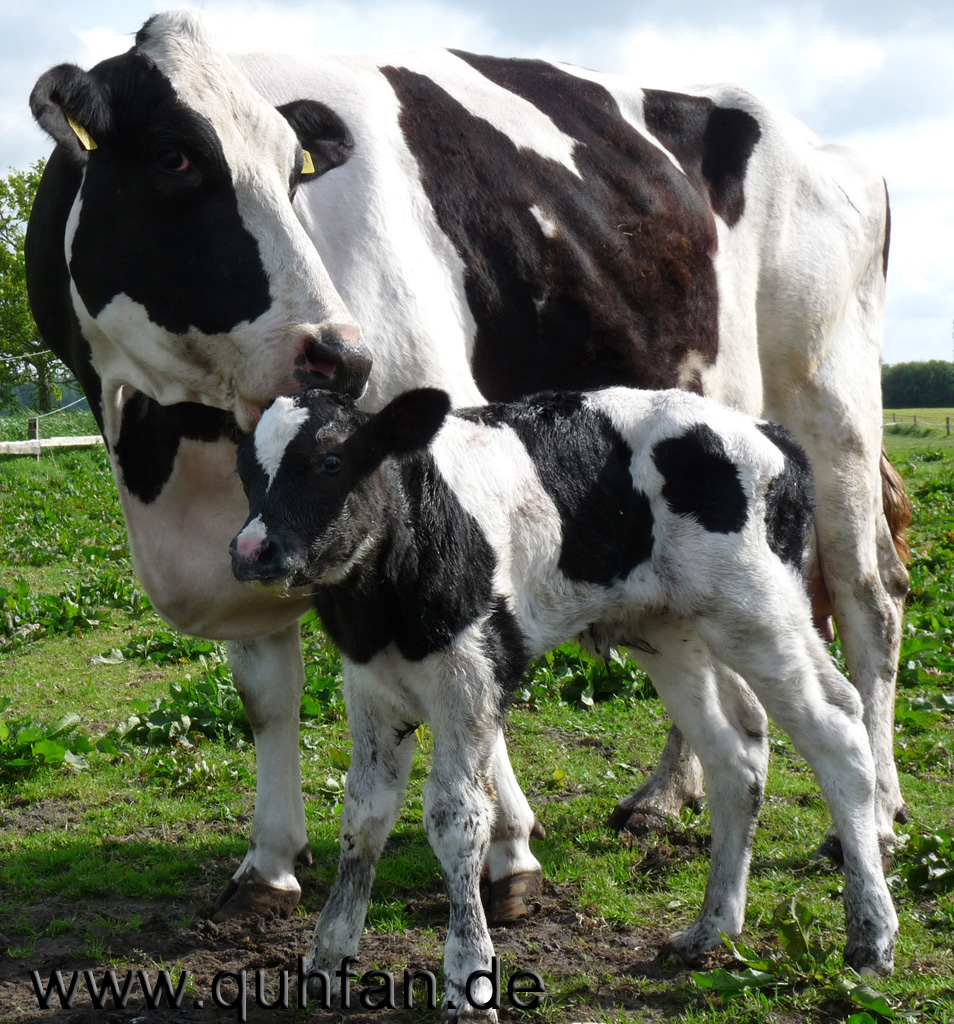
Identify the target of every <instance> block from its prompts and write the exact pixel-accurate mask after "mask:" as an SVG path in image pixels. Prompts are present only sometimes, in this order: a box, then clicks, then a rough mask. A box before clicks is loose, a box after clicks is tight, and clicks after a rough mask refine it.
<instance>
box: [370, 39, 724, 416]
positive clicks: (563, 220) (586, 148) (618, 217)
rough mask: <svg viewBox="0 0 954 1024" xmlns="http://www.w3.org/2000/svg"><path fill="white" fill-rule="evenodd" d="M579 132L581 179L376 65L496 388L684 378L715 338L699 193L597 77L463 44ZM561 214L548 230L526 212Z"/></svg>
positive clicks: (488, 382)
mask: <svg viewBox="0 0 954 1024" xmlns="http://www.w3.org/2000/svg"><path fill="white" fill-rule="evenodd" d="M457 55H458V56H459V57H460V58H461V59H462V60H464V61H466V62H467V63H468V64H470V65H471V66H472V67H473V68H475V69H476V70H478V71H479V72H480V73H481V74H482V75H484V76H486V77H487V78H488V79H490V80H491V81H493V82H495V83H496V84H498V85H501V86H503V87H504V88H506V89H508V90H510V91H512V92H514V93H515V94H517V95H519V96H521V97H523V98H524V99H527V100H529V102H531V103H533V104H534V105H535V106H537V107H538V108H539V109H540V110H541V111H542V112H543V113H544V114H546V115H547V116H549V117H550V118H551V119H552V120H553V122H554V123H555V124H556V125H557V127H558V128H559V129H560V130H561V131H563V132H564V133H566V134H567V135H569V136H571V137H572V138H573V139H575V140H577V145H576V147H575V164H576V166H577V168H578V170H579V174H574V173H573V172H572V171H571V170H569V169H568V168H566V167H564V166H562V165H561V164H558V163H556V162H555V161H552V160H550V159H546V158H544V157H541V156H539V155H537V154H536V153H534V152H531V151H528V150H526V149H518V148H517V147H516V146H515V145H514V143H513V142H512V141H511V139H510V138H508V137H507V136H506V135H505V134H504V133H502V132H501V131H498V130H497V129H496V128H494V127H493V126H492V125H491V124H490V123H489V122H487V121H486V120H484V119H482V118H479V117H475V116H473V115H472V114H471V113H469V112H468V111H467V110H466V109H465V108H464V107H463V106H462V105H461V104H460V103H458V102H457V101H456V100H455V99H454V98H453V97H451V96H450V95H449V94H448V93H447V92H446V91H445V90H443V89H442V88H440V87H439V86H438V85H437V84H435V83H434V82H433V81H432V80H430V79H429V78H427V77H426V76H425V75H421V74H418V73H415V72H412V71H410V70H408V69H406V68H398V67H383V68H382V69H381V71H382V73H383V74H384V75H385V77H386V78H387V79H388V81H389V82H390V83H391V85H392V87H393V88H394V91H395V93H396V94H397V97H398V99H399V101H400V104H401V113H400V124H401V128H402V131H403V133H404V136H405V138H406V139H407V142H408V145H409V147H410V149H411V151H412V153H413V154H414V156H415V158H416V160H417V162H418V168H419V173H420V176H421V181H422V183H423V186H424V189H425V191H426V193H427V196H428V199H429V200H430V202H431V204H432V206H433V209H434V212H435V215H436V217H437V220H438V223H439V224H440V226H441V228H442V230H443V231H444V232H445V233H446V234H447V235H448V237H449V238H450V239H451V240H452V242H453V244H454V245H455V247H456V249H457V251H458V252H459V253H460V255H461V258H462V259H463V261H464V265H465V279H464V285H465V290H466V295H467V301H468V304H469V306H470V309H471V311H472V312H473V315H474V319H475V321H476V325H477V335H476V344H475V348H474V355H473V371H474V375H475V378H476V380H477V383H478V385H479V386H480V389H481V391H482V392H483V393H484V394H485V395H486V396H487V397H488V398H490V399H493V400H498V399H503V400H510V399H513V398H516V397H519V396H522V395H526V394H529V393H532V392H536V391H543V390H551V389H558V388H565V387H575V388H580V389H589V388H594V387H600V386H604V385H607V384H638V385H640V386H643V387H650V388H661V387H670V386H675V385H677V384H678V383H679V368H680V365H681V364H682V362H683V360H684V359H685V358H686V356H687V355H688V354H689V353H697V354H698V356H699V357H701V359H702V361H703V362H704V363H711V362H713V361H714V360H715V357H716V352H717V348H718V294H717V290H716V277H715V269H714V266H713V255H714V253H715V249H716V232H715V222H714V219H713V215H712V211H711V209H710V207H709V199H708V195H707V194H706V192H705V191H703V192H700V191H699V190H698V189H696V188H694V187H693V185H692V184H691V183H690V181H689V180H688V179H687V178H686V177H685V176H684V175H682V174H680V173H679V171H678V170H677V169H676V168H675V167H674V166H673V164H672V162H671V160H670V159H669V158H668V156H666V154H665V153H663V151H662V150H661V149H659V148H658V147H657V146H655V145H653V144H652V143H651V142H649V141H648V140H647V139H646V138H645V136H644V135H642V134H640V133H639V132H637V131H636V130H635V129H634V128H632V127H631V126H630V125H629V124H628V123H627V122H626V120H625V119H624V118H623V117H622V116H621V114H620V111H619V109H618V107H617V105H616V102H615V100H614V99H613V98H612V96H611V95H610V94H609V93H608V92H607V91H606V90H605V89H603V88H602V87H601V86H599V85H597V84H595V83H593V82H588V81H585V80H583V79H580V78H577V77H576V76H573V75H570V74H568V73H566V72H565V71H562V70H560V69H559V68H556V67H554V66H552V65H550V64H547V63H544V62H542V61H528V60H502V59H498V58H494V57H477V56H474V55H472V54H467V53H458V54H457ZM533 207H536V208H538V209H539V211H540V212H541V214H542V215H543V216H544V217H546V218H548V219H549V220H551V221H552V222H553V223H554V225H555V232H554V233H552V236H551V237H548V236H547V234H545V233H544V231H543V230H542V228H541V226H540V224H539V223H538V221H537V219H536V217H535V216H534V214H533V213H531V208H533Z"/></svg>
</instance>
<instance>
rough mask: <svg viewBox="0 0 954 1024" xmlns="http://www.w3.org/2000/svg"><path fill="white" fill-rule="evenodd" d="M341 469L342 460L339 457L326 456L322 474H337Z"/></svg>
mask: <svg viewBox="0 0 954 1024" xmlns="http://www.w3.org/2000/svg"><path fill="white" fill-rule="evenodd" d="M339 469H341V458H340V456H338V455H326V456H325V457H324V460H323V461H322V463H321V471H322V473H337V472H338V470H339Z"/></svg>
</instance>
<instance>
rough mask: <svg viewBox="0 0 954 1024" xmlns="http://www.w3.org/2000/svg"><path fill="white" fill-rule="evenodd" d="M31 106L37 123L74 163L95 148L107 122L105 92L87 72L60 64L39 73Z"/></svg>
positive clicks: (108, 110) (107, 110) (107, 111)
mask: <svg viewBox="0 0 954 1024" xmlns="http://www.w3.org/2000/svg"><path fill="white" fill-rule="evenodd" d="M30 110H31V111H32V112H33V116H34V117H35V118H36V121H37V123H38V124H39V125H40V127H41V128H42V129H43V130H44V131H45V132H46V133H47V134H48V135H49V136H50V137H51V138H52V139H53V141H54V142H56V143H57V144H58V145H59V146H60V147H61V148H62V149H63V150H65V151H66V153H67V154H68V155H69V156H70V157H71V158H72V159H73V160H74V161H75V162H77V163H84V162H85V161H86V159H87V157H88V155H89V153H90V152H91V151H92V150H94V149H97V148H98V145H99V143H98V142H97V141H96V140H97V139H100V140H102V138H103V136H104V135H105V133H106V131H107V128H108V126H109V120H110V108H109V103H108V101H107V98H106V95H105V93H104V91H103V89H102V87H101V86H100V84H99V82H97V81H96V79H95V78H93V77H92V76H91V75H90V74H89V73H88V72H86V71H84V70H83V69H82V68H79V67H77V66H76V65H75V64H59V65H57V66H56V67H55V68H50V70H49V71H47V72H45V73H44V74H42V75H40V77H39V78H38V79H37V83H36V85H35V86H34V87H33V92H31V93H30Z"/></svg>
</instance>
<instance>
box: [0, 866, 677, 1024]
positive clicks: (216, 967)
mask: <svg viewBox="0 0 954 1024" xmlns="http://www.w3.org/2000/svg"><path fill="white" fill-rule="evenodd" d="M567 890H568V887H565V886H559V885H555V884H553V883H548V884H545V886H544V890H543V892H542V894H541V896H540V897H539V899H538V901H537V902H536V903H535V905H534V908H533V909H534V913H533V914H532V916H530V917H528V918H526V919H524V920H522V921H520V922H518V923H516V924H514V925H511V926H508V927H506V928H494V929H492V932H491V934H492V938H493V942H494V945H495V947H496V950H497V954H498V956H499V957H500V959H501V965H502V966H501V976H502V982H503V984H502V988H503V991H504V996H505V993H506V984H507V981H508V979H509V978H510V977H511V976H512V975H513V973H514V972H515V971H516V970H519V969H523V970H532V971H536V972H539V973H545V974H546V975H548V976H549V977H550V978H554V977H555V978H557V979H558V980H559V981H561V982H562V983H563V990H562V992H561V993H559V995H558V996H557V998H558V1000H559V1002H560V1004H562V1005H560V1006H556V1007H554V1006H552V1005H551V1007H550V1009H549V1010H544V1011H542V1012H543V1018H544V1019H546V1020H548V1021H552V1020H567V1021H571V1020H587V1019H588V1016H587V1008H588V1007H590V1008H593V1009H603V1008H605V1009H610V1008H614V1009H615V1011H618V1010H639V1011H640V1020H646V1021H654V1020H663V1019H667V1018H671V1017H673V1016H677V1015H678V1013H679V1012H681V1011H682V1010H685V1009H686V1007H687V1005H689V1003H690V1002H691V1000H690V999H689V997H688V996H687V994H686V990H685V982H686V980H687V972H686V971H685V970H684V969H681V968H678V967H677V968H673V967H671V966H668V965H664V964H662V963H660V962H658V961H657V955H658V951H659V948H660V946H661V945H662V943H663V942H664V941H665V938H666V935H665V934H664V933H663V932H662V931H661V930H659V929H653V928H647V929H614V928H612V927H611V926H610V925H608V924H607V923H606V922H605V921H603V920H601V919H598V918H594V917H590V916H588V915H587V914H586V913H578V912H573V913H571V912H568V911H567V910H566V907H567V906H568V905H573V903H574V902H575V900H573V899H572V898H571V893H570V892H569V891H567ZM212 895H213V893H212V892H211V891H209V892H203V893H201V896H202V902H203V904H204V905H203V906H202V907H201V912H199V913H196V908H197V903H196V902H191V903H187V902H185V901H172V900H164V901H159V900H156V901H148V900H140V901H130V900H125V899H124V900H119V899H116V900H110V899H108V898H106V899H104V898H102V897H99V898H97V899H96V900H95V901H90V902H89V903H85V902H82V901H70V902H69V903H64V902H62V901H58V900H48V901H45V902H41V903H38V904H36V905H34V906H32V907H25V908H23V910H22V914H21V917H20V919H19V921H17V922H16V931H15V932H13V931H11V932H9V933H7V934H5V935H2V936H0V947H6V948H3V949H0V1021H2V1022H3V1024H7V1022H10V1024H12V1022H14V1021H16V1022H23V1024H39V1022H41V1021H50V1020H51V1019H55V1020H56V1021H57V1022H65V1024H81V1022H82V1024H85V1022H89V1024H92V1022H100V1024H107V1022H108V1024H111V1022H118V1021H123V1022H132V1021H136V1022H137V1024H138V1022H140V1021H141V1022H142V1024H171V1022H176V1024H187V1022H192V1021H196V1022H211V1021H216V1022H218V1021H234V1020H239V1019H241V1016H240V1013H239V1011H238V1007H237V1006H235V1007H228V1008H223V1007H221V1006H220V1007H216V1006H215V1005H213V999H212V991H213V983H214V982H215V981H216V978H217V977H218V979H219V986H220V988H219V996H220V999H219V1002H220V1003H233V1002H237V991H238V990H237V986H236V983H235V982H234V981H233V980H231V979H230V978H228V977H227V976H225V975H223V974H222V972H235V975H237V972H240V971H243V970H244V971H245V972H246V990H247V999H246V1004H247V1020H248V1021H251V1022H253V1024H265V1022H272V1024H280V1022H281V1021H282V1020H283V1019H288V1020H291V1019H293V1018H292V1017H291V1016H289V1015H295V1011H294V1010H293V1009H289V1010H285V1011H284V1013H283V1010H282V1007H281V1006H280V1005H277V1006H274V1007H272V1008H264V1007H260V1006H257V1005H256V1000H255V986H256V972H258V971H260V972H261V977H262V979H263V993H262V994H263V996H264V1000H265V1001H267V1002H269V1003H276V1002H279V1003H280V999H281V990H280V988H279V982H280V978H281V972H283V971H287V972H288V974H289V988H290V1002H291V1005H292V1006H294V1005H295V990H296V987H297V979H298V962H299V961H298V957H299V955H300V954H303V953H305V952H306V951H307V949H308V946H309V944H310V939H311V931H312V928H313V926H314V920H315V916H314V915H308V916H305V915H304V914H300V913H295V914H293V915H292V916H291V917H290V918H288V919H282V918H280V917H276V916H274V915H269V916H267V917H265V918H261V919H258V920H254V921H248V922H228V923H225V924H220V925H215V924H212V923H211V922H209V921H208V920H206V919H205V917H204V916H203V912H204V911H205V910H206V909H207V906H208V905H210V904H211V900H212ZM323 896H324V893H317V892H314V891H311V892H308V891H307V890H306V897H307V903H308V905H309V906H319V905H320V904H321V902H322V898H323ZM407 910H408V914H409V916H410V917H411V918H412V919H413V920H414V921H415V922H416V926H415V927H413V928H407V929H403V930H401V931H395V932H381V931H374V930H368V931H367V932H366V934H365V936H364V938H363V939H362V943H361V949H360V961H359V963H358V964H357V965H356V966H355V970H356V971H357V972H358V974H359V975H363V974H364V973H365V972H368V971H373V970H378V971H387V972H389V973H390V974H391V975H392V976H393V977H394V978H395V983H396V1002H397V1005H398V1006H399V1007H400V1006H401V1005H402V999H403V989H402V980H403V972H404V970H405V968H410V969H423V970H430V971H432V972H433V973H434V974H435V975H437V977H438V993H439V994H440V991H441V989H440V986H441V978H440V973H439V965H440V963H441V959H442V955H443V941H444V935H445V929H446V921H447V902H446V896H445V895H444V893H443V892H442V891H441V889H440V887H439V886H437V885H435V886H434V888H433V890H432V891H428V892H422V893H421V894H420V896H419V897H418V898H415V900H414V901H413V902H412V903H411V904H409V905H408V907H407ZM27 930H29V933H30V934H32V935H33V936H36V938H35V941H33V944H32V947H31V948H24V945H23V943H24V941H26V942H29V939H26V940H24V938H23V936H24V935H26V933H27ZM58 930H59V931H61V932H63V933H62V934H57V931H58ZM2 954H5V955H2ZM165 968H174V972H173V980H174V981H177V980H178V977H179V974H178V968H181V969H182V970H184V971H188V972H189V975H190V980H189V984H188V987H187V988H186V989H185V990H184V994H183V997H182V999H181V1002H180V1006H179V1008H177V1009H176V1008H172V1007H170V1006H168V1005H166V1006H161V1005H160V1006H159V1007H157V1008H155V1009H151V1008H148V1007H147V1006H146V1003H145V1002H144V1000H143V998H142V993H141V989H140V987H139V986H140V982H139V980H138V977H135V978H134V979H133V981H132V982H131V986H130V997H129V1001H128V1003H127V1005H126V1008H125V1009H116V1008H115V1006H114V1003H113V1001H112V1000H111V999H107V1000H106V1001H105V1005H104V1006H103V1008H101V1009H100V1008H97V1007H96V1006H94V1005H93V1002H92V1000H91V997H90V993H89V990H88V989H87V987H86V981H85V979H84V977H83V974H82V972H84V971H89V972H91V977H92V979H93V981H94V983H95V985H96V986H97V987H99V986H101V984H102V980H103V976H104V974H105V972H106V971H107V970H109V969H112V970H113V971H114V973H115V975H116V978H117V981H118V983H119V985H120V987H121V986H122V985H123V983H124V982H125V979H126V976H127V972H132V974H133V975H135V974H136V972H137V971H143V972H144V974H145V977H146V980H147V982H148V983H149V984H150V986H153V987H154V986H155V985H156V982H157V976H158V974H159V972H160V971H161V970H163V969H165ZM31 971H36V972H37V973H38V975H39V982H40V985H41V991H46V990H47V989H48V986H49V985H50V979H51V975H52V972H54V971H59V972H60V977H61V978H62V979H63V983H64V986H65V987H66V988H67V989H68V986H69V985H70V983H71V981H72V978H73V976H74V972H78V973H77V978H78V980H77V988H76V994H75V999H74V1003H73V1006H72V1008H70V1009H66V1008H62V1007H61V1000H60V998H59V996H58V995H57V994H55V993H53V992H51V993H50V996H51V998H50V1004H49V1008H48V1009H42V1008H41V1007H40V1006H39V1003H38V997H37V994H36V992H35V990H34V984H33V982H32V980H31ZM235 975H233V977H234V976H235ZM380 983H381V981H380V979H379V978H378V979H372V980H370V981H369V982H368V983H367V984H365V985H362V984H361V983H360V980H359V981H356V982H355V983H353V985H354V987H353V989H352V993H353V994H352V999H353V1003H352V1005H353V1006H354V1007H355V1008H354V1009H352V1010H351V1011H350V1012H347V1013H342V1012H340V1011H338V1010H332V1011H331V1012H330V1013H329V1012H325V1011H323V1010H322V1009H321V1008H320V1007H315V1006H314V1004H313V1005H312V1008H311V1009H310V1010H309V1017H308V1019H309V1020H314V1021H317V1022H321V1024H325V1022H330V1021H339V1020H346V1021H348V1022H349V1024H370V1022H374V1024H380V1022H382V1021H385V1020H387V1021H389V1022H390V1021H393V1022H395V1024H411V1022H412V1021H413V1022H421V1021H424V1022H427V1021H431V1020H436V1019H437V1017H438V1014H437V1013H436V1012H432V1011H428V1010H427V1009H426V1008H425V1007H424V1006H422V1005H421V1002H422V1000H424V1001H426V996H425V995H424V992H423V989H421V990H415V996H416V999H417V1005H416V1006H415V1008H413V1009H410V1010H401V1009H398V1010H397V1011H389V1010H378V1011H373V1010H367V1009H363V1008H361V1006H360V997H361V993H362V992H364V991H366V990H367V989H368V988H369V987H371V988H373V987H374V986H375V985H379V984H380ZM667 983H668V984H667ZM660 985H661V986H662V989H663V993H662V994H660V993H659V991H654V992H647V991H645V990H646V988H647V986H649V988H651V989H656V990H658V989H659V988H660ZM669 986H671V990H669ZM667 990H668V991H669V994H667ZM551 994H552V995H556V993H551ZM368 998H370V999H373V1000H376V999H377V996H376V995H373V994H371V995H369V996H368ZM200 1003H201V1004H202V1005H201V1006H200V1005H199V1004H200ZM503 1003H504V1006H503V1008H502V1010H501V1014H500V1016H501V1020H502V1021H508V1020H511V1021H516V1020H518V1019H519V1020H523V1021H526V1020H532V1019H533V1017H532V1015H527V1014H526V1013H520V1012H518V1011H516V1010H513V1009H508V1008H507V1003H506V998H504V1000H503ZM295 1016H297V1015H295ZM297 1019H301V1018H300V1017H297Z"/></svg>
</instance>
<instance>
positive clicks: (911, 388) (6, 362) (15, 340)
mask: <svg viewBox="0 0 954 1024" xmlns="http://www.w3.org/2000/svg"><path fill="white" fill-rule="evenodd" d="M44 164H45V161H42V160H41V161H38V162H37V163H36V164H34V165H33V167H31V168H30V169H29V170H28V171H16V170H11V172H10V173H9V174H8V175H7V177H6V178H2V179H0V412H9V411H11V410H13V409H17V408H20V407H21V406H23V405H28V406H30V407H31V408H33V409H36V410H37V411H38V412H49V411H50V410H51V409H54V408H56V406H57V405H58V404H59V401H60V397H61V394H62V388H63V387H64V386H66V385H72V387H73V388H76V387H77V385H76V382H75V380H74V379H73V376H72V374H71V373H70V371H69V370H68V369H67V367H66V366H64V364H63V363H61V362H60V361H59V359H57V358H56V356H54V355H53V354H52V353H51V352H48V351H47V350H46V346H45V344H44V343H43V341H42V339H41V338H40V334H39V331H38V330H37V327H36V324H35V323H34V321H33V316H32V314H31V312H30V304H29V302H28V301H27V291H26V272H25V269H24V260H23V242H24V238H25V236H26V225H27V221H28V219H29V216H30V209H31V207H32V206H33V198H34V196H35V195H36V190H37V187H38V186H39V184H40V177H41V175H42V173H43V167H44ZM881 393H882V398H883V402H884V405H885V407H886V408H889V409H924V408H954V363H949V362H946V361H944V360H940V359H932V360H930V361H928V362H920V363H896V364H894V365H893V366H885V367H883V368H882V371H881Z"/></svg>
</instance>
